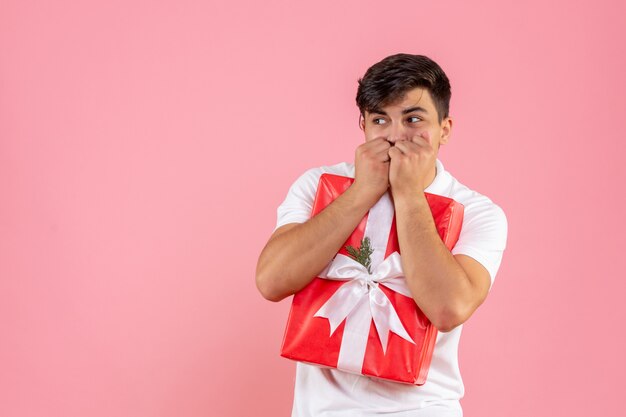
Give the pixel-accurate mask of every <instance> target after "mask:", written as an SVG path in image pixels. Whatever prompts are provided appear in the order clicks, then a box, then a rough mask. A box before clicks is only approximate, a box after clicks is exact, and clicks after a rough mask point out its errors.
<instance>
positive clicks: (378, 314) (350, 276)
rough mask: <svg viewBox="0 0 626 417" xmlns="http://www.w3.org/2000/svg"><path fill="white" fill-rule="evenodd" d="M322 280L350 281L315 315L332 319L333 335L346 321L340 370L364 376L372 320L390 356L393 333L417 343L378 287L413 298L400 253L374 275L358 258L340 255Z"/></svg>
mask: <svg viewBox="0 0 626 417" xmlns="http://www.w3.org/2000/svg"><path fill="white" fill-rule="evenodd" d="M319 277H320V278H326V279H333V280H347V282H346V283H345V284H343V285H342V286H341V287H339V289H338V290H337V291H336V292H335V293H334V294H333V295H332V296H331V297H330V298H329V299H328V301H326V303H325V304H324V305H323V306H322V307H321V308H320V309H319V310H318V311H317V312H316V313H315V317H325V318H327V319H328V321H329V323H330V334H331V335H332V334H333V333H334V332H335V330H337V327H339V325H340V324H341V322H343V321H344V320H346V325H345V327H344V332H343V338H342V341H341V347H340V351H339V360H338V363H337V368H338V369H342V370H345V371H349V372H355V373H361V369H362V367H363V359H364V358H365V348H366V346H367V339H368V336H369V331H370V327H371V322H372V320H374V326H375V327H376V331H377V332H378V337H379V338H380V342H381V344H382V348H383V352H384V353H387V343H388V341H389V332H390V331H392V332H394V333H395V334H397V335H398V336H400V337H402V338H403V339H404V340H407V341H409V342H411V343H413V344H415V342H414V341H413V339H411V336H409V334H408V333H407V331H406V329H405V328H404V326H403V325H402V322H401V321H400V317H398V313H397V312H396V310H395V308H394V307H393V305H392V304H391V301H390V300H389V298H388V297H387V295H386V294H385V293H384V292H383V291H382V290H381V289H380V288H379V287H378V286H379V284H380V285H384V286H385V287H387V288H389V289H391V290H393V291H395V292H398V293H400V294H403V295H406V296H407V297H411V293H410V291H409V289H408V287H407V285H406V280H405V278H404V273H403V271H402V264H401V260H400V254H399V253H398V252H393V253H392V254H391V255H389V256H388V257H387V259H385V260H384V261H383V262H381V263H379V264H378V265H377V266H376V267H375V268H374V270H373V272H372V273H371V274H370V273H369V272H368V271H367V268H366V267H365V266H363V265H361V264H360V263H358V262H357V261H355V260H354V259H352V258H350V257H348V256H345V255H342V254H338V255H337V256H335V258H334V259H333V260H332V262H330V263H329V264H328V266H327V267H326V268H325V269H324V270H323V271H322V272H321V273H320V274H319ZM366 300H368V301H369V302H366Z"/></svg>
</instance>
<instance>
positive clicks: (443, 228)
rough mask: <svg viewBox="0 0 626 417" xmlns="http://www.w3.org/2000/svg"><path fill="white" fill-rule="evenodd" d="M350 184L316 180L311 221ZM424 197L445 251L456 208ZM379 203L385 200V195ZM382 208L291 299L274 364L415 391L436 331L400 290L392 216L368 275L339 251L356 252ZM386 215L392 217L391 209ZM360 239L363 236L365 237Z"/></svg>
mask: <svg viewBox="0 0 626 417" xmlns="http://www.w3.org/2000/svg"><path fill="white" fill-rule="evenodd" d="M353 182H354V178H350V177H344V176H340V175H334V174H328V173H325V174H322V175H321V176H320V180H319V184H318V188H317V193H316V196H315V201H314V204H313V209H312V212H311V217H312V216H315V215H316V214H317V213H319V212H320V211H322V210H323V209H324V208H325V207H326V206H328V205H329V204H330V203H331V202H332V201H333V200H334V199H336V198H337V197H338V196H339V195H340V194H342V193H343V192H344V191H346V190H347V189H348V188H349V187H350V185H351V184H352V183H353ZM424 194H425V196H426V199H427V201H428V204H429V206H430V209H431V212H432V214H433V219H434V221H435V225H436V227H437V231H438V232H439V236H440V237H441V239H442V241H443V242H444V244H445V245H446V247H447V248H448V249H449V250H451V249H452V248H453V247H454V245H455V244H456V241H457V240H458V237H459V233H460V231H461V225H462V222H463V205H462V204H460V203H458V202H456V201H454V200H453V199H450V198H447V197H443V196H440V195H436V194H430V193H424ZM383 197H385V198H389V197H388V194H386V195H384V196H383ZM382 200H383V198H381V201H380V202H379V203H377V205H376V206H374V207H373V208H372V209H370V211H369V212H368V213H367V214H366V215H365V217H364V218H363V219H362V220H361V222H360V223H359V225H358V226H357V228H356V229H355V230H354V232H353V233H352V234H351V235H350V237H349V238H348V240H347V241H346V242H345V243H344V245H342V248H341V250H340V251H339V252H338V254H337V255H336V256H335V258H334V259H333V260H332V261H331V262H330V263H329V265H328V266H327V267H326V268H325V269H324V271H322V272H321V273H320V275H319V276H318V277H316V278H314V279H313V280H312V281H311V282H310V283H309V284H308V285H307V286H306V287H305V288H303V289H302V290H301V291H299V292H298V293H296V294H295V295H294V297H293V301H292V305H291V310H290V312H289V318H288V321H287V327H286V330H285V335H284V338H283V344H282V348H281V356H283V357H286V358H289V359H293V360H296V361H300V362H306V363H309V364H314V365H318V366H323V367H330V368H337V369H342V370H344V371H346V372H352V373H357V374H362V375H368V376H372V377H377V378H383V379H387V380H392V381H396V382H403V383H408V384H415V385H423V384H424V383H425V382H426V376H427V374H428V368H429V366H430V361H431V358H432V354H433V348H434V346H435V341H436V338H437V329H436V328H435V327H434V326H433V325H432V324H431V323H430V321H429V320H428V318H427V317H426V316H425V315H424V313H423V312H422V311H421V310H420V309H419V307H418V306H417V304H416V303H415V301H414V300H413V298H412V297H411V296H410V293H409V292H408V288H407V287H406V283H405V279H404V277H403V274H402V268H401V263H400V247H399V245H398V237H397V233H396V224H395V223H396V219H395V214H392V215H389V216H388V217H389V218H392V220H391V224H390V228H389V233H388V237H387V236H382V238H383V239H386V241H387V245H386V251H385V255H384V260H383V261H382V262H380V263H379V264H378V265H376V266H375V268H374V270H373V271H371V272H370V271H368V270H367V268H366V267H365V266H363V265H361V264H359V263H357V262H356V261H355V260H353V259H352V257H351V256H350V254H349V253H348V251H347V250H346V246H348V245H349V246H353V247H355V248H357V247H359V246H360V245H361V243H362V239H363V237H364V234H365V231H366V225H367V224H368V217H369V216H373V215H372V213H373V211H374V210H375V208H376V207H377V206H378V205H380V203H381V202H382ZM389 201H391V200H389ZM388 204H391V203H388ZM390 207H391V210H393V206H392V205H390ZM371 220H372V221H374V218H373V217H372V219H371ZM376 224H377V225H380V224H381V223H380V221H378V222H377V223H376ZM370 227H372V226H370ZM377 227H378V226H377ZM368 234H371V230H369V229H368ZM379 241H380V236H379ZM383 243H384V240H383ZM381 259H382V258H381Z"/></svg>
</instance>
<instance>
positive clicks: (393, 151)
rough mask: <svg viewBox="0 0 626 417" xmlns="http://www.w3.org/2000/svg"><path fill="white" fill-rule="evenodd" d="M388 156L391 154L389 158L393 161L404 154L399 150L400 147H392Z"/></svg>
mask: <svg viewBox="0 0 626 417" xmlns="http://www.w3.org/2000/svg"><path fill="white" fill-rule="evenodd" d="M396 145H397V144H396ZM388 154H389V157H390V158H392V159H393V158H397V157H399V156H401V155H402V154H403V152H402V151H401V150H400V149H398V146H392V147H391V148H389V151H388Z"/></svg>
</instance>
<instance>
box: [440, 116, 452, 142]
mask: <svg viewBox="0 0 626 417" xmlns="http://www.w3.org/2000/svg"><path fill="white" fill-rule="evenodd" d="M451 134H452V118H451V117H446V118H445V119H443V120H442V121H441V140H440V141H439V144H440V145H445V144H447V143H448V140H449V139H450V135H451Z"/></svg>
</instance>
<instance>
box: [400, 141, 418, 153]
mask: <svg viewBox="0 0 626 417" xmlns="http://www.w3.org/2000/svg"><path fill="white" fill-rule="evenodd" d="M395 145H396V146H395V147H396V148H398V149H399V150H400V151H402V153H409V152H417V149H418V146H419V145H417V144H416V143H413V142H408V141H404V140H401V141H398V142H396V144H395Z"/></svg>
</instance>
